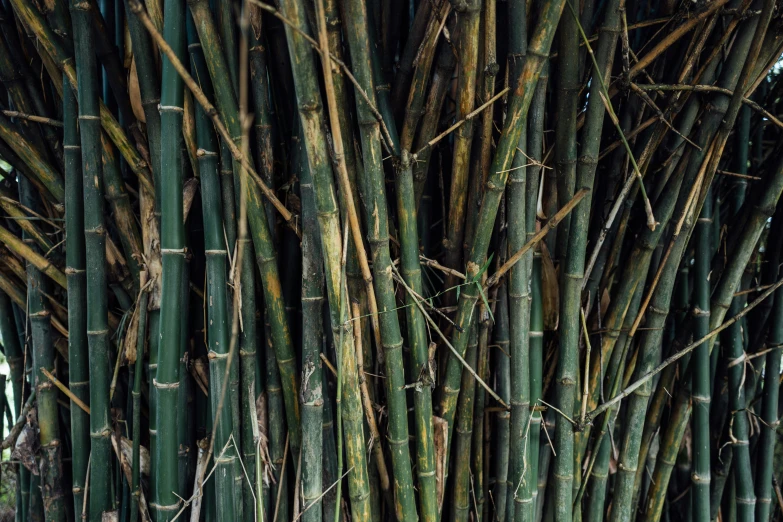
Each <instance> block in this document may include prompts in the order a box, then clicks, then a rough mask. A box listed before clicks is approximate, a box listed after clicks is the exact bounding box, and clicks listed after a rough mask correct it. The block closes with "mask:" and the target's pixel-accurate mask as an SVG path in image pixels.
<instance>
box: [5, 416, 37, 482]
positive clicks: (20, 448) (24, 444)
mask: <svg viewBox="0 0 783 522" xmlns="http://www.w3.org/2000/svg"><path fill="white" fill-rule="evenodd" d="M39 446H40V443H39V442H38V422H37V415H36V410H35V408H31V409H30V412H29V413H28V414H27V423H26V424H25V425H24V427H23V428H22V431H21V432H20V433H19V436H18V437H17V438H16V444H15V445H14V449H13V451H12V452H11V460H18V461H20V462H21V463H22V465H23V466H24V467H25V468H27V469H28V470H29V471H30V473H32V474H33V475H38V464H37V463H36V462H35V455H36V453H37V452H38V447H39Z"/></svg>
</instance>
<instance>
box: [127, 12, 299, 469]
mask: <svg viewBox="0 0 783 522" xmlns="http://www.w3.org/2000/svg"><path fill="white" fill-rule="evenodd" d="M188 5H189V7H190V11H191V13H192V15H193V19H194V21H195V23H196V30H197V31H198V33H199V39H200V40H201V43H202V49H203V50H204V56H205V58H206V61H207V67H208V68H209V70H210V77H211V79H212V82H213V86H214V89H215V96H216V101H217V104H218V107H219V110H220V117H219V118H218V117H217V115H216V114H214V113H213V112H211V111H209V106H205V110H207V112H208V114H211V115H212V120H213V123H214V122H215V121H220V120H223V121H225V122H226V126H225V127H223V125H222V123H221V124H220V125H216V128H217V130H218V132H219V133H220V135H221V137H222V138H223V140H224V141H225V143H226V144H227V145H228V146H229V149H230V150H231V154H232V157H233V158H234V176H235V177H239V178H240V182H242V180H243V179H244V178H245V176H247V175H248V174H255V170H254V169H253V165H252V162H251V161H250V159H251V158H246V157H245V156H244V155H243V154H242V152H241V151H240V150H239V149H238V147H237V143H238V142H239V140H241V137H242V134H243V132H242V128H241V123H240V119H239V116H240V115H239V110H238V107H237V101H236V98H235V96H234V94H233V88H232V87H231V85H230V82H229V80H230V76H229V75H228V74H227V72H226V65H225V61H224V59H223V57H222V55H221V53H220V48H219V46H218V44H217V41H218V40H217V38H218V36H217V32H216V28H215V24H214V22H213V20H212V17H211V16H210V14H209V10H208V6H207V5H206V2H204V1H203V0H190V1H189V3H188ZM142 19H143V18H142ZM145 25H146V24H145ZM147 29H148V30H149V29H151V27H149V26H147ZM183 72H184V71H180V73H183ZM183 76H184V75H183ZM188 78H189V77H188ZM187 83H188V88H189V89H190V90H191V91H192V92H193V93H194V95H195V97H196V98H197V99H198V98H199V95H198V92H197V91H196V90H194V87H195V86H194V85H192V79H191V80H190V81H187ZM205 101H206V100H205V99H204V100H201V99H199V103H202V104H203V102H205ZM216 118H217V120H216ZM253 179H254V181H256V183H257V184H258V187H260V188H261V190H263V192H264V194H265V195H266V196H267V197H268V198H269V199H270V201H271V202H272V203H273V204H274V205H275V208H277V209H278V210H280V211H281V214H282V215H283V218H284V219H285V220H286V222H289V223H291V220H292V216H291V214H290V213H289V212H288V210H287V209H285V207H284V206H282V204H281V203H280V202H279V201H278V200H277V198H276V197H275V196H274V194H273V193H272V191H271V190H270V189H269V188H268V187H266V185H265V184H263V182H262V181H260V178H259V177H258V175H257V174H255V175H253ZM242 183H244V182H242ZM258 187H256V184H250V183H248V184H245V185H244V194H245V195H244V200H245V201H244V202H242V205H247V207H246V208H247V221H248V224H249V225H250V233H251V236H252V240H253V247H254V251H255V260H256V264H257V265H258V268H259V271H260V273H261V283H262V285H263V287H264V300H265V303H266V306H267V310H268V315H269V319H270V321H271V323H270V326H271V327H272V330H271V334H272V335H273V337H274V339H273V346H274V349H275V351H276V355H277V357H276V359H277V363H278V365H279V366H280V375H281V379H282V383H283V397H284V399H285V404H286V412H285V414H286V417H287V419H288V428H289V430H290V431H291V448H292V453H293V454H298V452H299V447H300V446H299V443H300V429H299V401H298V398H297V396H298V388H299V383H298V378H297V372H296V368H295V367H296V355H295V353H294V350H293V341H292V340H291V333H290V330H289V325H288V324H287V322H286V321H285V317H286V315H285V303H284V302H283V296H282V291H281V286H280V276H279V273H278V268H277V259H276V258H277V253H276V251H275V248H274V245H273V244H272V237H271V235H270V234H271V233H270V224H269V223H268V220H267V216H266V213H265V212H264V211H263V208H262V201H261V194H260V193H259V188H258ZM237 189H238V187H236V186H235V189H234V190H235V198H236V199H237V201H238V202H240V201H241V200H240V199H238V197H237V196H238V195H239V194H241V193H242V192H240V191H238V190H237ZM240 209H241V205H240ZM239 225H240V226H241V225H242V223H241V220H240V221H239ZM248 257H249V256H248ZM242 269H243V274H244V275H245V276H247V279H248V280H249V279H250V274H248V273H247V271H248V269H247V266H245V267H243V268H242ZM248 284H250V282H249V281H248Z"/></svg>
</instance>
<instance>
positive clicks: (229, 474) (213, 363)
mask: <svg viewBox="0 0 783 522" xmlns="http://www.w3.org/2000/svg"><path fill="white" fill-rule="evenodd" d="M194 32H195V31H193V30H192V29H191V32H189V34H188V39H189V40H190V41H191V45H189V46H188V47H189V50H190V60H191V66H192V68H193V70H195V71H197V73H198V74H199V77H200V78H202V80H201V87H202V89H203V90H204V91H205V92H206V93H208V94H212V93H211V90H212V83H211V81H210V79H209V77H208V76H204V75H205V74H206V73H207V71H206V64H205V63H204V62H205V60H204V55H203V53H202V52H201V46H199V45H193V43H194V40H195V39H196V35H195V34H193V33H194ZM195 117H196V140H197V145H198V151H197V153H196V156H197V158H198V164H199V179H200V181H201V205H202V209H203V210H202V212H203V223H204V248H205V256H206V263H207V266H206V292H207V296H206V302H208V303H209V306H208V307H207V324H208V325H209V326H208V328H207V343H208V359H209V366H210V370H209V374H210V379H209V386H210V406H211V413H212V415H213V416H215V415H216V412H217V411H218V409H219V408H220V406H221V403H220V401H221V390H222V389H223V386H224V381H225V379H226V378H227V376H226V365H227V363H228V355H229V346H230V336H231V326H230V325H231V319H230V316H229V296H228V294H227V286H228V284H227V283H228V278H227V274H228V252H227V249H226V244H225V241H224V235H223V227H224V223H223V211H222V205H221V203H222V200H221V192H220V181H219V176H218V143H217V140H216V137H215V135H214V131H213V129H212V126H211V122H210V121H209V117H208V116H207V114H206V113H205V111H204V109H203V108H202V107H201V106H199V107H196V113H195ZM243 284H247V282H245V281H243ZM254 376H255V368H254ZM254 402H255V400H254ZM254 406H255V404H254ZM215 422H216V423H217V427H216V429H215V440H214V446H215V447H217V448H220V449H221V450H222V449H223V448H224V447H225V446H226V444H228V443H229V440H230V437H231V433H232V431H233V430H234V428H235V427H234V425H233V422H232V417H231V416H230V415H228V414H225V413H224V414H221V415H220V417H219V418H218V419H216V421H215ZM236 457H237V455H236V451H235V449H234V448H231V449H230V450H228V451H227V452H226V453H225V454H223V455H222V456H221V457H220V458H219V459H216V462H215V464H216V473H217V474H216V478H215V491H216V496H215V500H216V507H217V510H218V512H219V513H221V514H224V515H225V516H227V517H233V518H234V519H237V517H238V514H237V509H238V507H239V506H237V505H236V503H235V502H234V498H235V491H234V487H235V484H234V466H235V465H236ZM197 487H201V485H200V484H199V485H197Z"/></svg>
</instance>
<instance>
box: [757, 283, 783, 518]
mask: <svg viewBox="0 0 783 522" xmlns="http://www.w3.org/2000/svg"><path fill="white" fill-rule="evenodd" d="M782 296H783V294H781V293H780V290H779V289H778V291H777V292H776V293H775V303H774V306H773V308H772V312H771V315H770V319H771V321H772V323H771V325H770V330H769V336H768V337H767V342H766V348H767V349H768V350H770V352H769V353H768V354H767V356H766V359H767V361H766V366H765V367H764V389H763V395H762V402H761V420H762V421H763V423H762V425H761V435H760V437H759V441H758V446H757V450H756V451H757V457H756V458H757V459H758V460H757V461H756V462H757V464H756V475H755V487H756V490H755V494H756V520H757V521H758V522H767V521H768V520H770V515H771V513H772V498H771V497H772V494H773V493H772V477H773V465H774V457H773V455H774V453H775V442H776V437H775V430H776V428H777V426H778V424H779V423H780V420H779V417H778V400H779V399H778V395H779V389H780V379H779V376H780V359H781V348H780V347H781V345H782V344H783V297H782Z"/></svg>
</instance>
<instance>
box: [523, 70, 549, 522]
mask: <svg viewBox="0 0 783 522" xmlns="http://www.w3.org/2000/svg"><path fill="white" fill-rule="evenodd" d="M548 80H549V64H548V62H545V63H544V65H543V67H542V70H541V76H540V77H539V79H538V82H537V84H536V90H535V94H534V96H533V100H532V102H531V107H530V116H529V118H528V132H527V138H528V139H527V144H526V150H527V154H528V156H530V158H531V159H532V160H533V161H537V162H540V161H542V160H543V154H544V150H543V148H544V119H545V111H546V91H547V83H548ZM526 160H527V158H526ZM542 173H543V168H542V167H541V166H540V165H533V166H530V167H528V168H527V183H526V190H527V196H526V200H525V213H526V218H525V222H526V228H527V241H528V242H529V241H531V240H532V239H533V237H534V236H535V234H536V208H537V206H538V192H539V186H540V183H541V175H542ZM541 262H542V261H541V248H540V247H539V248H537V249H535V251H534V252H533V260H532V263H530V275H529V276H528V277H529V278H530V294H531V303H530V328H529V332H528V334H529V336H530V340H529V341H528V343H529V351H530V356H529V358H528V361H529V378H528V379H529V383H530V404H531V413H530V415H531V418H530V428H529V434H528V462H529V466H530V480H531V481H533V480H535V483H533V484H531V488H530V490H527V491H525V493H526V494H528V493H529V494H530V495H531V503H532V506H531V509H532V513H533V520H535V514H536V511H537V497H538V476H539V473H538V461H539V439H540V435H541V423H542V421H543V419H542V416H541V409H540V408H541V405H540V404H539V400H540V399H541V398H542V382H543V375H542V374H543V341H544V310H543V295H542V284H543V281H542V271H541Z"/></svg>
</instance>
